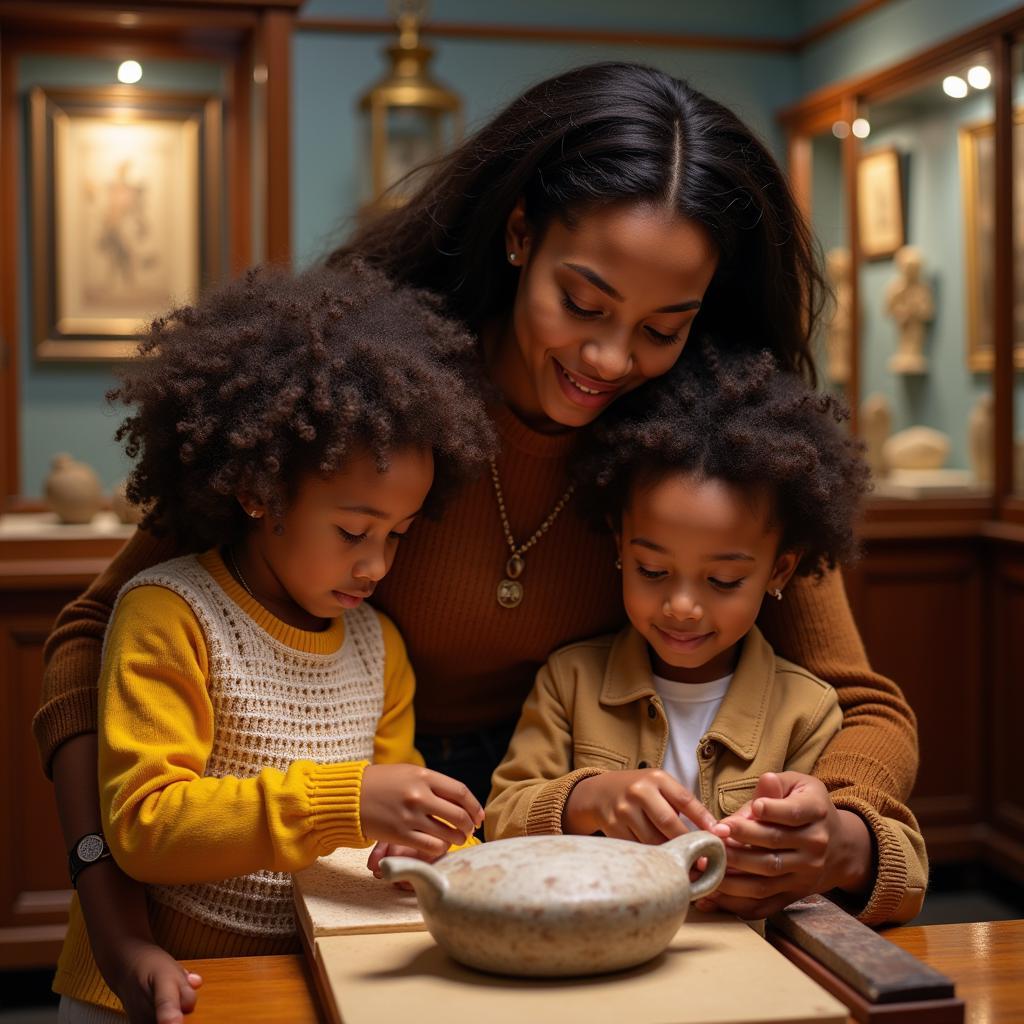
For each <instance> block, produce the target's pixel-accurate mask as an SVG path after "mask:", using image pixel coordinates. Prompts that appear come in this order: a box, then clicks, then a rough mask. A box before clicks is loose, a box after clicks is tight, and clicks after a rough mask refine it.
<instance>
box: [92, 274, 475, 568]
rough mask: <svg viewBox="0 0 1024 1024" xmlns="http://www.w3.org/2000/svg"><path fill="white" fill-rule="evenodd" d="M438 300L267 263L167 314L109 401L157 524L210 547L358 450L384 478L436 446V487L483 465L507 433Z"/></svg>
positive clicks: (138, 493)
mask: <svg viewBox="0 0 1024 1024" xmlns="http://www.w3.org/2000/svg"><path fill="white" fill-rule="evenodd" d="M439 307H440V303H439V302H438V300H437V299H436V298H435V297H433V296H431V295H430V294H428V293H427V292H424V291H420V290H416V289H413V288H409V287H397V286H395V285H394V284H392V283H391V282H390V281H389V280H388V279H387V278H386V277H385V276H384V275H383V274H382V273H381V272H380V271H379V270H375V269H372V268H370V267H367V266H365V265H363V264H359V263H357V262H353V263H350V264H349V265H347V266H342V267H337V268H335V269H334V270H327V269H326V268H319V269H315V270H311V271H308V272H306V273H304V274H302V275H300V276H292V275H290V274H288V273H286V272H284V271H282V270H275V269H269V268H264V269H256V270H251V271H249V273H248V274H246V275H245V277H243V278H242V279H240V280H237V281H235V282H233V283H231V284H228V285H226V286H225V287H222V288H219V289H217V290H215V291H212V292H210V293H208V294H207V295H206V296H205V297H204V298H202V299H201V300H200V301H199V302H198V303H196V304H195V305H190V306H182V307H180V308H178V309H175V310H174V311H173V312H171V313H170V314H169V315H168V316H166V317H164V318H161V319H158V320H155V321H154V322H153V324H152V326H151V327H150V329H149V332H148V334H147V335H146V337H145V338H144V340H143V341H142V343H141V345H140V347H139V356H140V357H139V358H137V359H135V360H133V361H132V362H131V363H130V364H129V366H128V367H127V369H126V370H125V372H124V373H123V374H122V382H121V385H120V387H117V388H115V389H113V390H112V391H110V392H109V394H108V395H107V398H108V400H110V401H111V402H121V403H124V404H125V405H130V406H134V407H135V411H134V413H133V414H132V415H130V416H129V417H128V418H127V419H126V420H125V421H124V422H123V423H122V424H121V426H120V428H119V429H118V431H117V440H118V441H123V442H124V446H125V450H126V451H127V453H128V455H129V457H131V458H133V459H136V460H137V461H136V464H135V468H134V470H133V471H132V473H131V476H130V477H129V480H128V497H129V499H130V500H131V501H132V502H135V503H137V504H139V505H141V506H143V507H145V508H147V510H148V511H147V514H146V518H145V520H144V525H146V526H147V527H152V528H154V529H156V530H157V531H158V532H170V533H172V534H174V535H175V536H176V537H177V538H178V540H179V541H180V542H181V543H183V544H185V545H188V546H191V547H194V548H200V547H208V546H211V545H213V544H221V543H229V542H230V541H232V540H234V539H235V538H237V537H238V536H239V535H240V534H241V533H242V532H243V531H244V529H245V516H244V514H243V512H242V509H241V507H240V505H239V502H238V498H237V495H238V494H240V493H242V492H245V493H248V494H251V495H252V496H254V497H256V498H257V499H258V500H260V501H262V502H265V503H266V504H267V506H268V508H269V510H270V511H271V513H272V514H278V515H279V514H281V513H282V512H283V511H284V509H285V507H286V506H287V504H288V502H289V500H290V499H291V498H292V497H293V496H294V493H295V489H296V487H297V485H298V483H299V480H300V478H301V477H302V476H303V475H304V474H306V473H310V472H319V473H323V474H329V473H332V472H334V471H336V470H338V469H339V468H340V467H342V466H343V465H344V463H345V460H346V459H348V458H349V457H350V456H351V455H352V453H353V452H354V451H356V450H360V451H363V450H368V451H369V452H370V453H372V454H373V455H374V456H376V459H377V464H378V466H379V468H381V469H382V470H383V469H385V468H386V467H387V465H388V454H389V453H390V452H394V451H396V450H399V449H402V448H406V447H413V448H430V449H432V450H433V453H434V458H435V487H434V490H433V491H432V493H431V497H432V498H436V496H437V492H438V491H440V492H443V491H445V490H446V489H447V488H448V487H449V486H451V485H453V484H455V483H457V482H459V481H461V480H462V479H464V478H466V477H468V476H469V475H471V474H473V473H475V472H476V471H477V470H478V469H481V468H482V467H483V465H484V464H485V462H486V460H487V458H488V457H489V456H490V455H491V453H492V451H493V449H494V445H495V439H494V431H493V427H492V425H491V423H490V420H489V419H488V417H487V415H486V413H485V411H484V407H483V402H482V400H481V398H480V395H481V393H482V385H481V381H480V371H479V355H478V352H477V350H476V343H475V341H474V340H473V339H472V338H471V337H470V335H469V334H468V333H466V331H465V329H464V328H462V327H461V326H459V325H457V324H456V323H454V322H453V321H451V320H448V319H446V318H445V317H443V316H442V315H441V312H440V308H439Z"/></svg>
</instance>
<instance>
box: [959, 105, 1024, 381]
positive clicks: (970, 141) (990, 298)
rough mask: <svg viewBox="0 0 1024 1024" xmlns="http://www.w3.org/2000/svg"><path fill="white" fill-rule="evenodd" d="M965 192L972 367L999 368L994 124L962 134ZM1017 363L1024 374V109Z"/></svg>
mask: <svg viewBox="0 0 1024 1024" xmlns="http://www.w3.org/2000/svg"><path fill="white" fill-rule="evenodd" d="M959 135H960V188H961V195H962V201H963V208H964V255H965V271H966V277H967V282H966V283H967V367H968V369H970V370H971V371H973V372H974V373H985V372H991V371H992V369H993V368H994V367H995V350H994V345H993V327H994V324H995V264H994V262H993V261H994V258H995V239H994V231H995V222H994V218H995V155H996V152H995V124H994V122H992V121H980V122H976V123H974V124H968V125H963V126H962V127H961V128H960V133H959ZM1013 176H1014V181H1013V196H1014V200H1013V253H1014V260H1013V267H1014V270H1013V273H1014V289H1013V294H1014V300H1015V301H1014V317H1013V363H1014V366H1015V367H1016V368H1017V369H1018V370H1024V108H1020V109H1017V110H1015V111H1014V114H1013Z"/></svg>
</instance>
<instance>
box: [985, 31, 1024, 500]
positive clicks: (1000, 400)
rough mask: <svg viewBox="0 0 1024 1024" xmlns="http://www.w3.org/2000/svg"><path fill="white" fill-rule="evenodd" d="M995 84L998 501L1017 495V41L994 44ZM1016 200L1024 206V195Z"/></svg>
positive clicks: (1002, 40)
mask: <svg viewBox="0 0 1024 1024" xmlns="http://www.w3.org/2000/svg"><path fill="white" fill-rule="evenodd" d="M994 57H995V61H994V63H995V68H994V71H995V74H994V75H993V85H994V87H995V100H996V128H995V131H996V138H995V145H996V152H995V196H994V197H993V199H992V201H993V202H994V203H995V204H996V206H995V208H996V209H997V210H1006V211H1010V215H1009V216H1004V217H996V218H995V225H994V230H993V235H994V238H993V245H994V250H995V251H994V252H993V254H992V258H993V260H994V262H993V264H992V265H993V267H995V291H994V296H993V300H994V301H993V304H994V307H995V309H994V314H995V315H994V322H993V325H992V326H993V338H994V341H995V353H994V355H995V365H994V367H993V372H992V381H993V387H994V389H995V409H994V410H993V412H994V427H995V442H996V450H995V453H994V455H995V463H994V467H993V468H994V470H995V474H994V475H995V480H994V489H995V495H996V498H997V499H1001V498H1004V497H1006V496H1007V495H1009V494H1010V493H1011V492H1012V491H1013V461H1014V459H1013V388H1014V384H1015V383H1016V374H1015V373H1014V367H1013V356H1014V352H1013V346H1014V319H1015V317H1014V304H1015V298H1014V294H1013V280H1014V278H1013V225H1014V222H1015V220H1016V218H1015V217H1014V216H1013V214H1012V211H1013V202H1014V196H1013V77H1014V74H1013V42H1012V39H1011V38H1010V37H1008V36H1006V35H1002V36H1000V37H999V39H998V41H997V42H996V44H995V54H994ZM1018 200H1019V201H1021V202H1024V196H1019V197H1018Z"/></svg>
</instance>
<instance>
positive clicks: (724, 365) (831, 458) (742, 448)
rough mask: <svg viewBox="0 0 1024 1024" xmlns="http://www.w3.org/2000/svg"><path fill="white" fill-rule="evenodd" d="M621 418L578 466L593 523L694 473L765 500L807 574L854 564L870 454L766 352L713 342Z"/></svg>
mask: <svg viewBox="0 0 1024 1024" xmlns="http://www.w3.org/2000/svg"><path fill="white" fill-rule="evenodd" d="M615 409H616V411H615V413H614V414H613V416H612V417H609V418H607V421H605V418H602V419H599V420H598V421H597V422H596V423H595V425H594V427H593V429H592V431H591V433H590V436H589V438H588V442H587V445H586V447H585V448H584V450H583V451H582V452H581V453H580V457H579V459H578V460H577V462H576V464H575V467H574V471H575V476H576V479H577V487H578V489H579V492H580V499H581V505H582V507H584V508H586V509H587V513H588V515H589V516H591V517H592V518H593V519H594V522H595V524H599V525H603V526H604V527H605V528H607V527H608V525H609V524H617V523H618V522H619V521H620V519H621V516H622V512H623V510H624V508H625V507H626V505H627V504H628V502H629V500H630V495H631V494H632V493H633V489H634V487H635V486H637V485H638V484H640V485H646V484H650V483H652V482H654V481H657V480H660V479H662V478H664V477H665V476H668V475H671V474H677V473H678V474H688V475H693V476H695V477H697V478H698V479H700V480H722V481H725V482H726V483H729V484H732V485H733V486H735V487H737V488H738V489H740V490H741V491H744V492H754V493H756V492H758V491H761V492H766V493H767V494H768V495H769V496H770V498H771V502H772V509H773V521H774V523H775V525H777V526H778V527H779V528H780V530H781V542H780V550H781V551H798V552H800V553H801V558H800V563H799V565H798V567H797V570H796V571H797V573H798V574H799V575H803V576H812V575H813V576H819V577H820V576H821V575H822V574H823V573H824V571H825V570H826V569H831V568H834V567H835V565H836V564H837V563H839V562H848V561H851V560H853V559H854V558H856V556H857V553H858V545H857V541H856V538H855V535H854V528H855V525H856V522H857V518H858V514H859V511H860V506H861V504H862V500H863V497H864V495H865V494H866V493H867V492H868V491H869V490H870V471H869V469H868V467H867V464H866V462H865V460H864V457H863V447H864V446H863V445H862V444H861V443H860V442H858V441H856V440H854V439H852V438H851V437H850V436H849V435H848V434H847V432H846V431H845V430H844V429H843V428H842V427H841V424H842V422H843V421H844V420H846V419H847V418H848V417H849V413H848V411H847V409H846V407H845V405H844V404H843V403H842V402H841V401H840V400H839V399H838V398H836V397H835V396H834V395H830V394H822V393H819V392H815V391H813V390H811V389H810V388H808V386H807V385H806V383H804V382H803V381H802V380H801V379H800V378H799V377H798V376H797V375H796V374H793V373H789V372H785V371H782V370H780V369H779V367H778V365H777V363H776V361H775V359H774V357H773V356H772V355H771V354H770V353H769V352H767V351H764V352H761V353H759V354H749V353H747V354H740V353H729V354H727V353H726V352H724V351H721V350H719V349H717V348H716V347H715V346H714V345H713V344H712V343H711V342H710V341H708V340H706V339H705V340H704V341H702V342H700V343H697V344H695V345H693V346H690V347H688V348H687V349H686V350H685V352H684V354H683V356H682V357H681V358H680V359H679V362H678V363H677V364H676V365H675V367H673V369H672V370H671V371H670V372H669V373H668V374H667V375H665V376H664V377H661V378H659V379H658V380H657V381H654V382H652V383H650V384H648V385H645V386H644V387H642V388H639V389H637V390H636V391H635V392H633V393H632V394H631V395H629V396H627V397H626V398H624V399H622V400H621V401H620V403H616V407H615Z"/></svg>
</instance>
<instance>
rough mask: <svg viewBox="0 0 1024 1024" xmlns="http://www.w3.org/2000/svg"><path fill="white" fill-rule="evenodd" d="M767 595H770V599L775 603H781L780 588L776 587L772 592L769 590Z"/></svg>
mask: <svg viewBox="0 0 1024 1024" xmlns="http://www.w3.org/2000/svg"><path fill="white" fill-rule="evenodd" d="M768 593H769V594H771V595H772V597H774V598H775V600H776V601H781V600H782V590H781V588H779V587H776V588H775V589H774V590H769V591H768Z"/></svg>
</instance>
